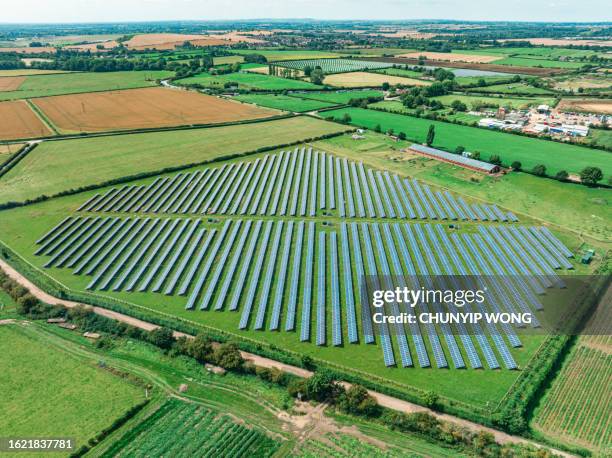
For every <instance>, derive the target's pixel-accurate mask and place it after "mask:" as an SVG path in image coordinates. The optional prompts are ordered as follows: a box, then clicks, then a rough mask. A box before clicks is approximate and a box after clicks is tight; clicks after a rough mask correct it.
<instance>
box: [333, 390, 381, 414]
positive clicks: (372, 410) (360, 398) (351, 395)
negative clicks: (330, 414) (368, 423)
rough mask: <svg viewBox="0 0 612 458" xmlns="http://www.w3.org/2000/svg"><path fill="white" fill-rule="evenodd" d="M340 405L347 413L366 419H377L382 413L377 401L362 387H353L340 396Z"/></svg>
mask: <svg viewBox="0 0 612 458" xmlns="http://www.w3.org/2000/svg"><path fill="white" fill-rule="evenodd" d="M338 405H339V406H340V409H342V410H343V411H345V412H347V413H350V414H353V415H361V416H365V417H377V416H379V415H380V411H381V409H380V406H379V405H378V403H377V402H376V400H375V399H374V398H373V397H372V396H370V394H369V393H368V390H366V389H365V388H364V387H363V386H361V385H352V386H351V387H350V388H349V389H348V390H346V392H344V393H343V394H342V395H341V396H340V399H339V402H338Z"/></svg>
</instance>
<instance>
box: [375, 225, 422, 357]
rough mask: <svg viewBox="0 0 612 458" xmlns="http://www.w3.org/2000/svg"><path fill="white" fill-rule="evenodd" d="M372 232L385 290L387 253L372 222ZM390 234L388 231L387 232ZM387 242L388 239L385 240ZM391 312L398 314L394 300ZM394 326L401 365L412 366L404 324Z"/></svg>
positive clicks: (387, 284)
mask: <svg viewBox="0 0 612 458" xmlns="http://www.w3.org/2000/svg"><path fill="white" fill-rule="evenodd" d="M371 227H372V233H373V234H374V241H375V243H376V250H377V252H378V259H379V261H380V270H381V274H382V278H383V286H384V288H385V289H386V290H388V291H391V290H393V285H392V284H391V270H390V269H389V263H388V261H387V255H386V254H385V246H384V244H383V241H382V237H381V235H380V229H379V228H378V224H372V226H371ZM388 235H390V233H389V234H388ZM387 242H389V240H387ZM390 308H391V313H392V314H393V316H396V317H399V316H400V309H399V306H398V304H397V303H396V302H392V303H391V304H390ZM394 327H395V338H396V340H397V344H398V347H399V353H400V360H401V362H402V366H403V367H410V366H412V357H411V356H410V349H409V348H408V339H407V338H406V333H405V332H404V326H403V325H402V324H401V323H396V324H395V325H394Z"/></svg>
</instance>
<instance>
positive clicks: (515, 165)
mask: <svg viewBox="0 0 612 458" xmlns="http://www.w3.org/2000/svg"><path fill="white" fill-rule="evenodd" d="M510 167H512V170H516V171H517V172H518V171H519V170H521V168H522V167H523V164H521V162H520V161H514V162H513V163H512V164H510Z"/></svg>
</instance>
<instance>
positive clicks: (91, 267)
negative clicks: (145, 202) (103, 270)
mask: <svg viewBox="0 0 612 458" xmlns="http://www.w3.org/2000/svg"><path fill="white" fill-rule="evenodd" d="M139 221H140V220H139V219H138V218H136V219H134V220H133V221H131V222H129V223H127V224H126V226H127V227H125V228H123V229H122V231H121V233H120V234H119V235H117V236H116V237H113V238H112V239H111V240H109V242H110V243H108V244H107V245H105V246H104V248H103V249H102V250H101V251H99V252H98V253H97V254H96V256H95V257H94V259H93V260H92V261H91V263H89V264H88V265H87V270H85V275H91V274H93V273H94V272H95V271H96V269H97V268H98V267H99V266H100V264H102V262H103V261H104V260H105V259H107V257H108V256H109V255H110V254H111V253H112V252H113V250H114V249H115V248H116V247H117V246H118V245H119V244H120V243H122V242H123V240H124V239H125V237H127V236H128V234H130V232H131V231H132V229H134V226H136V224H137V223H138V222H139Z"/></svg>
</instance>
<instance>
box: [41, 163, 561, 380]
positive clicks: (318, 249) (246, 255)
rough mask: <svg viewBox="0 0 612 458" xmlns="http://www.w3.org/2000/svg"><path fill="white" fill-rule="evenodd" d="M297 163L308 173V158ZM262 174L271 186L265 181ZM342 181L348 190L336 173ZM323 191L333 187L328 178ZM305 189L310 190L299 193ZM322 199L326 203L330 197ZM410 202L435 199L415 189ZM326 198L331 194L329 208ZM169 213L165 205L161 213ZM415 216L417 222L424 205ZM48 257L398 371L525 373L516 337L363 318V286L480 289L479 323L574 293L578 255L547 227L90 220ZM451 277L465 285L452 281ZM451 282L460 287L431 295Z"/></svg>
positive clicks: (90, 281) (507, 331)
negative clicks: (570, 282) (364, 354)
mask: <svg viewBox="0 0 612 458" xmlns="http://www.w3.org/2000/svg"><path fill="white" fill-rule="evenodd" d="M285 156H288V155H287V154H285V155H283V156H282V157H283V160H284V157H285ZM279 157H280V156H279ZM290 159H291V161H293V159H292V158H290ZM294 159H296V161H297V157H294ZM303 159H304V164H302V166H303V167H305V168H306V169H307V168H309V167H310V168H312V167H316V168H317V169H318V170H319V171H321V170H322V168H321V167H322V164H325V166H324V167H325V171H326V172H329V171H330V170H332V169H335V170H337V169H338V166H339V168H340V169H341V170H344V167H345V163H344V161H342V160H340V163H338V162H336V161H329V159H330V157H329V156H327V157H325V156H319V157H318V159H317V161H315V160H314V153H313V154H311V155H310V159H309V158H308V155H304V156H303ZM262 162H263V161H262ZM299 162H300V163H301V162H302V161H301V160H300V161H299ZM315 162H316V164H317V165H316V166H315V165H314V164H315ZM279 164H280V165H279ZM277 166H278V167H277ZM266 167H267V169H268V170H269V171H270V174H272V175H278V174H282V173H283V169H286V170H290V169H292V168H293V165H292V164H291V162H290V163H288V164H287V166H286V167H284V165H283V164H282V163H281V162H277V159H274V160H273V159H268V160H267V165H266ZM346 167H347V173H346V175H345V174H344V173H343V174H342V177H341V179H342V180H346V179H348V180H351V186H352V188H354V187H356V186H357V184H358V185H359V186H360V187H361V188H363V186H364V183H366V182H368V181H369V174H368V173H367V171H365V170H362V169H361V166H359V165H356V166H355V168H354V169H353V168H352V166H350V164H346ZM262 170H263V171H262V173H261V174H262V176H265V175H266V170H265V169H262ZM276 170H278V173H277V172H276ZM353 171H354V173H353ZM225 172H226V173H225ZM225 172H224V175H225V177H229V176H233V175H237V176H239V175H240V174H242V168H240V169H236V170H233V171H232V170H229V169H227V170H225ZM234 172H236V173H234ZM254 172H255V173H254V175H255V174H256V173H257V172H256V171H255V170H254ZM201 175H202V176H205V175H208V173H201ZM245 176H246V174H245ZM371 176H373V177H375V178H376V179H377V180H379V181H382V182H383V183H391V182H393V178H392V177H388V176H386V175H385V174H381V175H377V174H372V175H371ZM197 178H198V177H195V180H197ZM211 178H213V179H214V177H212V176H211ZM319 178H320V177H319ZM353 178H355V181H354V182H353V181H352V180H353ZM223 180H224V178H223V175H221V176H220V181H223ZM334 180H335V183H338V182H339V180H340V179H339V178H338V175H336V176H334ZM184 181H185V182H187V181H189V177H184ZM192 181H193V180H192ZM161 182H162V181H161V180H160V183H161ZM326 182H327V183H329V182H330V179H329V175H328V176H327V177H326ZM294 183H298V184H297V185H296V186H299V181H294ZM306 183H309V184H312V182H311V181H306ZM320 183H321V182H320V181H319V182H318V184H319V185H320ZM166 184H167V185H168V187H173V184H168V183H166ZM175 184H176V185H177V186H176V187H179V186H180V184H178V183H175ZM162 186H163V185H162ZM315 189H317V191H318V192H317V193H316V195H317V196H320V195H321V193H322V191H321V188H320V187H319V188H315ZM327 189H328V190H329V188H327ZM332 189H333V187H332ZM268 190H269V191H270V192H269V193H268ZM276 191H278V189H275V188H273V187H272V186H268V187H267V189H264V191H263V192H262V193H261V194H262V198H263V199H268V194H269V196H270V200H272V201H273V200H275V199H276V196H278V200H279V201H280V202H282V201H281V199H282V198H283V197H282V196H283V192H281V191H279V192H276ZM377 191H378V190H377ZM222 192H223V191H222ZM406 192H408V193H417V194H421V193H424V194H427V193H428V192H427V190H426V189H423V186H422V185H420V184H419V183H414V182H411V183H410V187H409V188H406ZM143 194H144V192H143ZM337 197H338V199H337V200H336V204H339V203H340V201H341V200H340V197H339V196H337ZM363 197H364V199H363V201H362V203H363V211H364V212H369V211H370V209H371V208H376V207H377V205H378V204H377V201H378V199H377V197H376V194H375V193H372V194H370V197H368V195H367V194H364V195H363ZM438 197H440V196H438ZM444 197H447V196H444ZM329 200H330V199H329V194H328V195H327V196H326V199H325V202H326V203H328V202H329ZM306 202H307V203H309V202H311V201H308V200H307V201H306ZM354 203H355V202H354ZM381 203H382V202H381ZM385 203H388V201H387V200H386V199H385ZM455 203H456V202H455ZM149 204H150V202H149ZM149 204H147V205H149ZM167 204H168V202H167V201H166V202H165V203H164V201H163V200H161V199H160V200H159V201H157V203H156V204H154V205H158V206H164V205H167ZM298 204H299V202H297V203H296V207H297V205H298ZM454 205H455V204H454V203H453V201H451V200H450V199H448V198H447V199H445V200H444V201H440V202H439V207H436V206H433V205H430V206H429V209H427V207H425V206H424V207H423V208H425V210H424V211H432V212H435V213H437V216H441V213H444V214H446V215H450V214H451V211H452V212H455V213H456V214H459V212H458V211H457V210H456V209H454V208H453V207H454ZM103 207H104V205H102V206H101V207H100V208H103ZM355 207H356V208H355V211H356V212H360V211H361V205H360V203H359V200H357V202H356V206H355ZM249 208H251V206H249ZM257 208H258V207H257ZM377 210H378V209H377ZM385 210H386V211H389V210H390V208H386V209H385ZM395 210H396V211H397V209H395ZM449 210H450V211H449ZM412 211H414V212H415V213H418V211H419V210H418V209H417V208H416V207H413V208H412ZM37 246H38V248H37V250H36V253H37V254H38V255H40V256H44V257H45V264H44V265H45V267H47V268H70V269H73V273H74V274H75V275H78V276H80V277H84V285H85V287H86V288H87V289H90V290H102V291H105V290H106V291H110V290H112V291H138V292H141V293H147V294H159V295H162V294H163V295H172V296H178V297H183V298H184V304H185V307H186V308H187V309H192V310H202V311H209V312H208V313H213V311H228V312H229V313H231V312H234V313H237V316H238V317H239V320H237V321H239V323H238V327H239V328H240V329H255V330H258V331H264V330H266V329H267V330H272V331H277V332H280V331H281V330H284V331H289V332H296V334H297V336H299V339H300V340H302V341H305V342H306V341H312V342H313V343H316V344H317V345H332V346H341V345H344V344H358V343H361V342H363V343H365V344H371V343H375V342H376V343H379V344H380V346H381V348H382V352H383V360H384V363H385V364H386V365H387V366H395V365H397V366H402V367H410V366H414V365H418V366H420V367H429V366H432V365H435V366H436V367H450V366H452V367H454V368H467V367H470V368H483V367H487V368H500V367H505V368H508V369H514V368H516V367H517V364H516V362H515V360H514V359H513V357H512V354H511V352H510V349H511V348H512V347H518V346H520V345H521V342H520V339H519V338H518V336H517V335H516V332H515V330H514V329H513V328H512V327H510V326H507V325H497V326H495V325H488V324H485V325H483V326H482V327H481V326H480V325H464V324H452V325H444V324H442V325H440V324H428V325H425V324H412V325H408V324H406V325H403V324H389V325H387V324H375V323H372V321H371V320H369V319H367V320H363V319H362V318H363V316H364V313H363V311H364V310H365V311H366V313H365V316H369V314H370V313H371V312H372V307H371V304H368V303H367V302H366V301H364V297H363V294H362V291H363V286H364V285H363V282H364V278H365V275H370V276H372V277H371V278H373V279H374V282H375V283H376V282H378V284H379V285H380V286H381V287H383V288H390V287H391V285H390V284H389V279H390V278H391V276H393V277H394V278H399V279H400V283H402V282H403V283H405V284H406V285H408V286H410V287H411V288H413V289H418V288H420V287H421V286H423V287H428V288H431V287H444V289H446V288H448V287H453V288H458V287H464V286H469V287H474V286H475V285H473V284H470V282H473V281H474V280H473V278H479V279H482V280H481V281H483V282H485V285H484V286H487V287H489V289H491V290H492V292H493V295H492V297H491V299H490V300H489V301H488V302H487V303H486V304H484V305H482V306H478V307H475V311H487V310H489V311H508V312H514V311H516V310H519V311H521V310H522V311H529V310H531V309H533V308H541V303H540V300H539V298H538V296H539V295H541V294H542V293H545V291H546V290H547V289H549V288H553V287H559V286H563V284H562V280H561V278H560V276H559V275H558V274H557V272H556V270H557V269H559V268H569V267H568V265H569V266H570V267H571V263H570V262H569V261H568V258H569V256H570V255H571V251H570V250H568V249H567V248H566V247H565V246H564V245H563V244H562V242H561V241H559V240H558V239H557V238H556V237H555V236H554V235H553V234H552V233H551V232H550V231H548V230H547V229H545V228H541V227H522V226H503V225H496V226H492V225H479V226H477V231H476V232H457V231H453V232H452V234H449V233H448V232H447V230H446V229H445V228H444V227H443V226H442V225H439V224H415V223H399V222H390V221H387V222H382V223H378V222H376V223H374V222H368V223H366V222H362V223H359V224H358V223H356V222H348V223H340V224H339V225H330V224H325V225H324V224H323V223H315V222H314V221H308V222H305V221H297V222H296V221H294V220H287V221H278V220H271V219H268V220H262V219H259V216H256V217H255V219H243V218H228V219H222V220H221V221H216V220H206V219H204V218H194V217H189V218H188V217H176V216H169V217H157V216H152V215H129V216H124V217H118V216H104V215H102V216H100V215H92V216H88V215H82V216H74V217H68V218H66V219H64V220H63V221H62V222H60V223H59V224H58V225H57V226H55V227H54V228H53V229H51V230H50V231H49V232H48V233H47V234H46V235H44V236H43V237H41V238H40V239H39V240H38V241H37ZM443 274H456V275H459V276H460V277H456V278H453V277H441V276H440V275H443ZM502 274H511V275H507V279H508V280H507V282H502V283H495V282H491V281H490V280H489V278H490V276H491V275H502ZM512 274H521V275H516V276H515V275H512ZM417 275H419V276H418V277H417ZM422 275H425V276H422ZM426 275H429V276H426ZM468 275H475V276H477V277H469V276H468ZM457 278H459V279H457ZM479 281H480V280H479ZM419 282H423V284H419ZM428 282H429V283H428ZM440 282H442V283H444V282H449V284H434V283H440ZM463 282H466V284H465V285H464V284H461V283H463ZM478 286H482V285H478ZM385 307H387V308H388V310H387V312H389V313H392V314H399V313H400V312H411V311H410V310H405V309H402V307H404V305H403V304H401V305H400V304H396V303H392V304H389V305H388V306H385ZM445 307H446V306H445V305H444V304H438V303H428V304H418V305H417V307H416V310H415V311H414V312H413V313H418V312H440V311H443V310H445ZM467 308H468V309H469V306H468V307H467ZM283 323H284V325H283ZM536 325H537V323H536ZM311 329H312V330H314V332H311Z"/></svg>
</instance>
